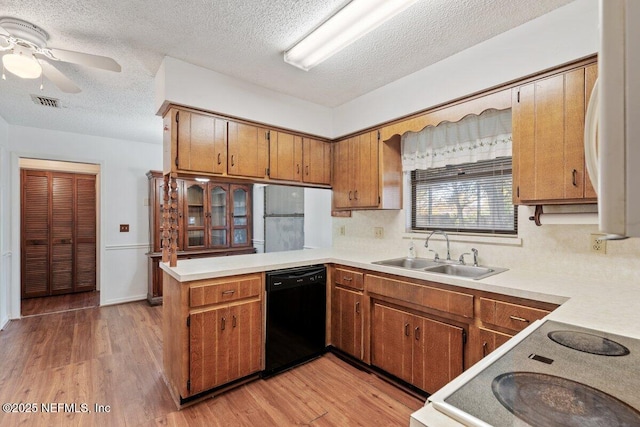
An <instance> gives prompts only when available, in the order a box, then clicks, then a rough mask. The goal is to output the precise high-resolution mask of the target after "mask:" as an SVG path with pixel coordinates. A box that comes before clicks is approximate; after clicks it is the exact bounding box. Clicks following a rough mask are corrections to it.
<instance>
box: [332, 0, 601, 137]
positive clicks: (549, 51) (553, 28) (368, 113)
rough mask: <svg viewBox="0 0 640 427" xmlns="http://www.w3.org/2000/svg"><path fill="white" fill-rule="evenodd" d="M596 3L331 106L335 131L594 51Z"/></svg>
mask: <svg viewBox="0 0 640 427" xmlns="http://www.w3.org/2000/svg"><path fill="white" fill-rule="evenodd" d="M597 47H598V2H597V0H576V1H575V2H573V3H569V4H568V5H566V6H564V7H561V8H558V9H556V10H554V11H552V12H550V13H548V14H546V15H543V16H541V17H539V18H537V19H534V20H532V21H529V22H527V23H525V24H523V25H521V26H519V27H516V28H514V29H512V30H510V31H507V32H505V33H503V34H500V35H498V36H496V37H494V38H492V39H489V40H487V41H485V42H483V43H480V44H478V45H476V46H473V47H471V48H469V49H466V50H464V51H462V52H460V53H458V54H456V55H453V56H451V57H449V58H447V59H444V60H442V61H440V62H438V63H436V64H434V65H432V66H429V67H427V68H424V69H422V70H420V71H417V72H415V73H413V74H411V75H409V76H406V77H404V78H401V79H399V80H396V81H395V82H392V83H390V84H388V85H386V86H383V87H381V88H379V89H377V90H374V91H372V92H369V93H367V94H365V95H363V96H361V97H359V98H356V99H354V100H352V101H350V102H347V103H345V104H343V105H341V106H339V107H336V108H335V109H334V110H333V135H334V137H338V136H341V135H345V134H348V133H350V132H354V131H356V130H359V129H364V128H367V127H370V126H374V125H377V124H379V123H383V122H385V121H389V120H392V119H395V118H398V117H402V116H406V115H408V114H411V113H414V112H416V111H420V110H425V109H427V108H429V107H432V106H435V105H439V104H442V103H445V102H448V101H450V100H453V99H456V98H460V97H463V96H466V95H470V94H472V93H475V92H479V91H482V90H485V89H488V88H491V87H494V86H498V85H500V84H503V83H505V82H509V81H512V80H516V79H518V78H521V77H524V76H526V75H530V74H533V73H535V72H538V71H541V70H545V69H548V68H552V67H554V66H557V65H559V64H563V63H566V62H570V61H572V60H575V59H579V58H582V57H585V56H589V55H592V54H594V53H596V52H597Z"/></svg>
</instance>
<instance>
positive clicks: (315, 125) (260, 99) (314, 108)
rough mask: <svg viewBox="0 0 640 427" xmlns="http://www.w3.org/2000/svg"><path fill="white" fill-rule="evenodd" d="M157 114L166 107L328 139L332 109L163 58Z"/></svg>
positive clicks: (330, 131)
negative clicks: (188, 108) (192, 109)
mask: <svg viewBox="0 0 640 427" xmlns="http://www.w3.org/2000/svg"><path fill="white" fill-rule="evenodd" d="M155 86H156V103H155V108H156V111H159V110H160V109H161V108H162V107H163V105H166V104H168V103H173V104H179V105H188V106H191V107H195V108H200V109H203V110H207V111H212V112H216V113H220V114H225V115H227V116H232V117H237V118H242V119H247V120H252V121H255V122H259V123H267V124H269V125H271V126H278V127H282V128H286V129H292V130H297V131H300V132H306V133H310V134H312V135H318V136H323V137H331V135H332V130H331V120H332V118H331V109H330V108H328V107H323V106H321V105H317V104H313V103H311V102H308V101H304V100H301V99H298V98H294V97H292V96H289V95H284V94H281V93H278V92H274V91H272V90H269V89H265V88H263V87H261V86H257V85H254V84H251V83H247V82H245V81H242V80H239V79H236V78H234V77H230V76H226V75H224V74H220V73H217V72H215V71H212V70H208V69H206V68H202V67H198V66H196V65H192V64H189V63H187V62H184V61H180V60H178V59H174V58H171V57H168V56H166V57H165V58H164V60H163V61H162V64H161V65H160V69H159V70H158V72H157V73H156V78H155Z"/></svg>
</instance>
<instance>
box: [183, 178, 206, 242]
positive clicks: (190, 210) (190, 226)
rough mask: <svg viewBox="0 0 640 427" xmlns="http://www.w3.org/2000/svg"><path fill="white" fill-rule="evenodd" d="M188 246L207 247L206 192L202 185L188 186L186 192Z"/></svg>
mask: <svg viewBox="0 0 640 427" xmlns="http://www.w3.org/2000/svg"><path fill="white" fill-rule="evenodd" d="M186 202H187V203H186V205H187V206H186V211H187V212H186V227H185V228H186V232H187V233H186V234H187V240H186V242H185V244H186V246H187V247H189V248H193V247H204V246H205V225H204V222H205V212H204V208H205V191H204V188H203V187H202V186H201V185H200V184H191V183H188V184H187V190H186Z"/></svg>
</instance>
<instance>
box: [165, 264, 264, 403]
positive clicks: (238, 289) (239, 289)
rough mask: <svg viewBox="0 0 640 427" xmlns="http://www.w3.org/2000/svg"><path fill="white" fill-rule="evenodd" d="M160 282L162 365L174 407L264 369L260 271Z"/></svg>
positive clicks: (166, 277)
mask: <svg viewBox="0 0 640 427" xmlns="http://www.w3.org/2000/svg"><path fill="white" fill-rule="evenodd" d="M164 280H165V284H166V292H165V300H164V307H163V325H164V326H163V342H164V345H163V355H164V360H163V363H164V371H165V374H166V376H167V380H168V384H169V386H170V388H171V391H172V394H173V396H174V398H175V399H176V403H178V405H181V404H183V403H184V402H185V399H188V398H189V397H192V396H194V395H197V394H199V393H202V392H207V391H209V390H212V389H215V388H216V387H220V386H223V385H225V384H227V383H229V382H232V381H234V380H237V379H241V378H244V377H247V376H250V375H252V374H255V373H257V372H259V371H260V370H261V369H262V366H263V347H264V340H263V325H264V313H263V308H262V306H263V289H264V282H263V280H262V274H248V275H241V276H234V277H226V278H221V279H213V280H203V281H194V282H184V283H181V282H178V281H177V280H175V279H174V278H173V277H171V276H170V275H168V274H166V273H165V277H164ZM229 290H233V291H234V292H233V293H231V292H227V293H224V294H222V293H223V292H225V291H229Z"/></svg>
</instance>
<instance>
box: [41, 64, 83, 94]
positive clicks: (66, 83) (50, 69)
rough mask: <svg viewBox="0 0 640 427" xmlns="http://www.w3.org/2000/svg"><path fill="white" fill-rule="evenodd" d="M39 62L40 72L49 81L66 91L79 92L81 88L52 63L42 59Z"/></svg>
mask: <svg viewBox="0 0 640 427" xmlns="http://www.w3.org/2000/svg"><path fill="white" fill-rule="evenodd" d="M39 62H40V65H41V66H42V74H44V76H45V77H46V78H47V79H49V80H51V82H52V83H53V84H54V85H56V86H57V87H58V89H60V90H61V91H63V92H66V93H78V92H81V89H80V88H79V87H78V86H76V84H75V83H73V82H72V81H71V79H69V77H67V76H65V75H64V74H62V72H61V71H60V70H58V69H57V68H56V67H54V66H53V65H52V64H50V63H49V62H47V61H45V60H43V59H41V60H40V61H39Z"/></svg>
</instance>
